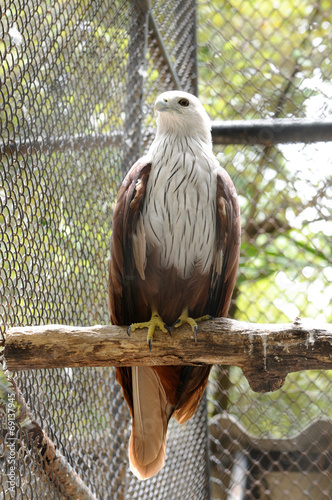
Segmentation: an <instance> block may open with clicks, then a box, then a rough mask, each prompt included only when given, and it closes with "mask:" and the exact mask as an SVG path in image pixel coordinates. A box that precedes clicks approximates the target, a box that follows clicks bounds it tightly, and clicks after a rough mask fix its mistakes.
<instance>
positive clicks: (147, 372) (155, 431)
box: [129, 366, 173, 479]
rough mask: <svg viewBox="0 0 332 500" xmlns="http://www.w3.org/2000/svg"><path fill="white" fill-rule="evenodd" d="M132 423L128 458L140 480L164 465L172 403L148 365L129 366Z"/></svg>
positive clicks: (153, 473)
mask: <svg viewBox="0 0 332 500" xmlns="http://www.w3.org/2000/svg"><path fill="white" fill-rule="evenodd" d="M132 389H133V426H132V434H131V437H130V442H129V461H130V468H131V470H132V472H133V473H134V474H135V475H136V476H137V477H138V478H139V479H147V478H149V477H151V476H154V475H155V474H157V472H159V471H160V469H161V468H162V467H163V465H164V461H165V450H166V433H167V425H168V421H169V418H170V416H171V413H172V408H173V407H172V405H170V404H169V403H168V402H167V399H166V394H165V390H164V388H163V385H162V383H161V381H160V378H159V376H158V374H157V373H156V372H155V370H153V368H150V367H142V366H139V367H138V366H136V367H132Z"/></svg>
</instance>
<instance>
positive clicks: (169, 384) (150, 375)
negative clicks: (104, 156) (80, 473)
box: [108, 90, 241, 480]
mask: <svg viewBox="0 0 332 500" xmlns="http://www.w3.org/2000/svg"><path fill="white" fill-rule="evenodd" d="M154 109H155V113H156V115H157V120H156V121H157V130H156V135H155V138H154V140H153V142H152V144H151V146H150V148H149V150H148V152H147V154H146V155H145V156H143V157H141V158H140V159H138V160H137V161H136V163H135V164H134V165H133V166H132V167H131V169H130V170H129V172H128V174H127V175H126V176H125V179H124V181H123V183H122V185H121V187H120V190H119V193H118V198H117V201H116V204H115V207H114V212H113V225H112V234H111V257H110V261H109V282H108V287H109V310H110V317H111V322H112V324H114V325H129V328H128V333H129V334H130V333H131V332H132V331H134V330H136V329H140V328H148V333H147V348H149V349H150V350H151V348H152V349H153V335H154V332H155V330H156V329H160V330H161V331H162V332H164V333H165V334H166V336H167V338H168V334H169V333H170V331H171V330H170V328H172V327H174V328H178V327H180V326H181V325H182V324H185V323H187V324H189V325H190V327H191V328H192V331H193V333H194V337H195V341H196V342H197V323H199V321H201V320H204V319H206V318H211V317H212V318H214V317H226V316H227V315H228V311H229V307H230V302H231V297H232V293H233V289H234V286H235V282H236V275H237V270H238V264H239V251H240V233H241V230H240V210H239V203H238V197H237V194H236V190H235V187H234V184H233V182H232V180H231V178H230V176H229V175H228V173H227V172H226V171H225V170H224V168H222V167H221V165H220V163H219V161H218V160H217V158H216V157H215V155H214V153H213V150H212V136H211V121H210V119H209V116H208V114H207V112H206V111H205V108H204V106H203V105H202V104H201V102H200V100H199V99H198V98H197V97H196V96H194V95H192V94H189V93H187V92H183V91H178V90H175V91H174V90H171V91H167V92H164V93H162V94H161V95H160V96H159V97H158V98H157V99H156V102H155V106H154ZM168 341H169V342H171V341H172V339H171V338H169V340H168ZM193 341H194V340H193ZM210 370H211V366H210V365H204V366H135V367H117V368H116V380H117V381H118V382H119V384H120V385H121V386H122V390H123V394H124V398H125V400H126V402H127V404H128V406H129V410H130V413H131V416H132V431H131V436H130V440H129V447H128V450H129V463H130V469H131V471H132V472H133V473H134V474H135V475H136V477H137V478H139V479H141V480H143V479H147V478H150V477H152V476H154V475H155V474H157V473H158V472H159V471H160V470H161V468H162V467H163V465H164V462H165V454H166V436H167V426H168V422H169V420H170V418H171V417H174V418H175V419H176V420H177V421H178V422H179V423H180V424H182V423H184V422H186V421H187V420H189V419H190V418H191V417H192V416H193V415H194V413H195V411H196V409H197V406H198V404H199V401H200V399H201V397H202V395H203V393H204V390H205V388H206V385H207V382H208V377H209V373H210Z"/></svg>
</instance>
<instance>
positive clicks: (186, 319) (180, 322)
mask: <svg viewBox="0 0 332 500" xmlns="http://www.w3.org/2000/svg"><path fill="white" fill-rule="evenodd" d="M211 318H212V316H210V315H209V314H205V316H201V317H200V318H195V319H193V318H190V316H188V309H187V308H185V309H183V311H182V313H181V316H179V318H178V319H177V320H176V321H175V323H174V324H173V325H172V326H174V327H175V328H179V326H181V325H184V324H185V323H187V324H188V325H190V326H191V329H192V331H193V332H194V336H195V342H196V343H197V323H198V322H199V321H204V320H207V319H211Z"/></svg>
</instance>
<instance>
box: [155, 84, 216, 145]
mask: <svg viewBox="0 0 332 500" xmlns="http://www.w3.org/2000/svg"><path fill="white" fill-rule="evenodd" d="M154 109H155V111H156V112H157V114H158V116H157V135H158V134H164V133H167V134H171V133H176V134H181V135H183V136H184V137H185V136H187V137H192V138H197V139H198V140H200V141H203V142H204V143H205V144H208V145H210V144H211V146H212V140H211V122H210V118H209V116H208V114H207V112H206V111H205V109H204V107H203V105H202V104H201V102H200V101H199V100H198V99H197V97H195V96H194V95H192V94H188V93H187V92H182V91H180V90H171V91H168V92H164V93H163V94H161V95H160V96H159V97H158V98H157V100H156V103H155V107H154Z"/></svg>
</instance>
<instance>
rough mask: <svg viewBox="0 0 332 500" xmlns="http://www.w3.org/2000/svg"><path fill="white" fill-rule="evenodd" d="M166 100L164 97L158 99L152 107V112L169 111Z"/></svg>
mask: <svg viewBox="0 0 332 500" xmlns="http://www.w3.org/2000/svg"><path fill="white" fill-rule="evenodd" d="M169 109H170V108H169V105H168V100H167V99H165V97H160V98H159V99H158V100H157V101H156V104H155V105H154V110H155V112H156V111H169Z"/></svg>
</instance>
